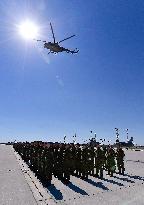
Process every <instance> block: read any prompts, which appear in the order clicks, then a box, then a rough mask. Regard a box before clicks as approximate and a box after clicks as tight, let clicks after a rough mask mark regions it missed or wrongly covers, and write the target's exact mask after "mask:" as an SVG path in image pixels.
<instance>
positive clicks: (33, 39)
mask: <svg viewBox="0 0 144 205" xmlns="http://www.w3.org/2000/svg"><path fill="white" fill-rule="evenodd" d="M33 40H34V41H42V42H43V43H46V41H43V40H41V39H33Z"/></svg>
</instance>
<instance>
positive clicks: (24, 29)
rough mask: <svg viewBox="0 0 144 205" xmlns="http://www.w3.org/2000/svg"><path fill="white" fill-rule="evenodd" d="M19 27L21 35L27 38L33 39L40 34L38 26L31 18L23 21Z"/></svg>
mask: <svg viewBox="0 0 144 205" xmlns="http://www.w3.org/2000/svg"><path fill="white" fill-rule="evenodd" d="M18 28H19V33H20V35H21V36H22V37H23V38H25V39H33V38H36V37H37V35H38V30H39V28H38V26H37V25H36V24H35V23H34V22H32V21H30V20H26V21H24V22H22V23H21V24H20V25H19V26H18Z"/></svg>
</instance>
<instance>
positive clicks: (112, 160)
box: [107, 148, 116, 176]
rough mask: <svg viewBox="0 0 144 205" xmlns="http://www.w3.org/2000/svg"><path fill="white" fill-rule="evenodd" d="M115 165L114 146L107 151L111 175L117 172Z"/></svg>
mask: <svg viewBox="0 0 144 205" xmlns="http://www.w3.org/2000/svg"><path fill="white" fill-rule="evenodd" d="M115 165H116V164H115V151H114V150H113V149H112V148H109V149H108V153H107V168H108V174H109V175H110V176H113V173H114V172H115V168H116V167H115Z"/></svg>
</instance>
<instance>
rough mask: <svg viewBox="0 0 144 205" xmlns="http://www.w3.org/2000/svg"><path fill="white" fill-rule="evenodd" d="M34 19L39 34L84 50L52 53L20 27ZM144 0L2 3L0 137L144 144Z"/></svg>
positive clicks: (8, 0) (14, 0)
mask: <svg viewBox="0 0 144 205" xmlns="http://www.w3.org/2000/svg"><path fill="white" fill-rule="evenodd" d="M25 19H30V20H31V21H33V22H35V23H36V24H37V25H38V26H39V27H40V31H39V33H40V37H41V38H42V39H43V40H49V41H52V35H51V31H50V26H49V22H52V24H53V27H54V31H55V36H56V39H57V40H62V39H63V38H65V37H68V36H70V35H73V34H76V37H74V38H72V39H70V40H68V41H65V42H63V43H61V45H62V46H64V47H66V48H71V49H75V48H79V49H80V52H79V53H78V54H76V55H71V54H67V53H60V54H57V55H53V54H50V55H47V53H48V50H46V49H44V48H43V44H42V43H40V42H39V43H36V42H35V41H33V40H25V39H24V38H22V36H20V34H19V32H18V30H17V25H19V24H20V23H21V22H22V21H24V20H25ZM143 90H144V1H143V0H133V1H132V0H119V1H116V0H91V1H84V0H71V1H67V0H30V1H28V0H3V1H0V141H9V140H10V141H11V140H14V139H17V140H19V141H25V140H30V141H31V140H45V141H46V140H47V141H51V140H53V141H60V140H61V141H62V140H63V136H64V135H67V141H72V136H73V135H74V134H75V133H77V138H78V139H77V141H79V142H82V141H83V140H86V139H88V138H89V136H90V130H92V131H93V133H97V138H98V139H100V138H106V139H107V140H108V139H110V140H112V141H114V140H115V130H114V128H115V127H118V128H119V129H120V139H121V140H124V139H126V132H125V129H126V128H129V136H133V137H134V140H135V142H136V143H138V144H144V135H143V133H144V132H143V129H144V91H143Z"/></svg>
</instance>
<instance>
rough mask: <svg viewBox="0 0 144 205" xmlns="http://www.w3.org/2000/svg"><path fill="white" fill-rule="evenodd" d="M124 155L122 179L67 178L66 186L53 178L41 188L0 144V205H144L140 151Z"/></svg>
mask: <svg viewBox="0 0 144 205" xmlns="http://www.w3.org/2000/svg"><path fill="white" fill-rule="evenodd" d="M125 154H126V156H125V168H126V173H125V175H124V176H122V175H118V174H117V173H115V174H114V176H113V177H110V176H108V175H107V172H106V171H104V179H102V180H101V179H99V178H95V177H92V176H89V179H88V180H86V181H85V180H81V179H79V178H77V177H74V176H71V179H70V181H71V183H70V184H69V185H67V186H66V185H64V184H63V183H62V182H61V181H60V180H58V179H57V178H55V177H54V176H53V179H52V185H51V186H50V187H43V185H42V184H41V182H40V181H39V180H38V179H37V177H36V176H35V174H34V173H33V172H32V171H31V170H30V169H29V168H28V166H27V164H25V163H24V161H23V160H22V159H21V157H20V156H19V155H18V154H17V153H16V152H14V149H13V147H12V146H6V145H0V205H35V204H37V205H56V204H57V205H79V204H80V205H87V204H91V205H95V204H97V205H101V204H103V205H144V151H142V152H135V151H126V150H125Z"/></svg>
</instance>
